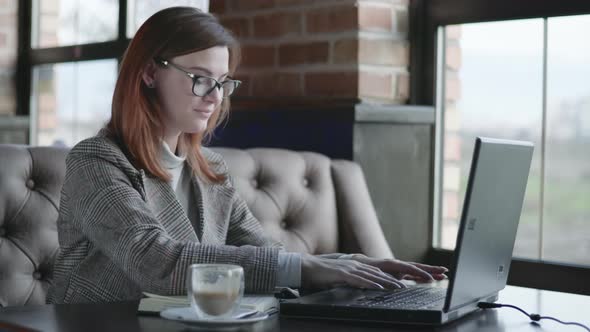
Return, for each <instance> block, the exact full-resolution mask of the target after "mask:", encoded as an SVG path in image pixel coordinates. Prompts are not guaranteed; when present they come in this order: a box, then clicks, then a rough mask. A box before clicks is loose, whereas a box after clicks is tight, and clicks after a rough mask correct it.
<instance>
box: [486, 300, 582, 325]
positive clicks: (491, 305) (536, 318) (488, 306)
mask: <svg viewBox="0 0 590 332" xmlns="http://www.w3.org/2000/svg"><path fill="white" fill-rule="evenodd" d="M477 306H478V307H480V308H481V309H494V308H512V309H516V310H518V311H520V312H522V313H523V314H525V315H527V316H528V317H529V318H530V319H531V320H532V321H535V322H538V321H540V320H541V319H548V320H553V321H556V322H558V323H561V324H563V325H575V326H579V327H581V328H583V329H585V330H586V331H588V332H590V328H589V327H588V326H586V325H584V324H581V323H576V322H564V321H561V320H559V319H557V318H555V317H551V316H541V315H539V314H529V313H528V312H526V311H524V310H522V309H521V308H519V307H517V306H515V305H511V304H502V303H492V302H479V303H478V304H477Z"/></svg>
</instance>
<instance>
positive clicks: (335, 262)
mask: <svg viewBox="0 0 590 332" xmlns="http://www.w3.org/2000/svg"><path fill="white" fill-rule="evenodd" d="M301 285H302V286H303V287H305V288H331V287H336V286H342V285H348V286H352V287H358V288H372V289H383V288H404V287H406V286H405V285H404V284H403V283H402V282H401V281H400V280H399V279H397V278H395V277H394V276H392V275H391V274H388V273H385V272H383V271H382V270H381V269H379V268H378V267H376V266H373V265H370V264H365V263H363V262H360V261H358V260H356V259H331V258H321V257H318V256H312V255H308V254H303V255H302V256H301Z"/></svg>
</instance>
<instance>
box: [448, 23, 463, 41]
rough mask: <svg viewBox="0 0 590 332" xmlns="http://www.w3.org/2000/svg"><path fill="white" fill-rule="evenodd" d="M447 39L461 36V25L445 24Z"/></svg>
mask: <svg viewBox="0 0 590 332" xmlns="http://www.w3.org/2000/svg"><path fill="white" fill-rule="evenodd" d="M446 35H447V39H460V38H461V25H447V27H446Z"/></svg>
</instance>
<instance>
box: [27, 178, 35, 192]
mask: <svg viewBox="0 0 590 332" xmlns="http://www.w3.org/2000/svg"><path fill="white" fill-rule="evenodd" d="M26 186H27V188H29V189H31V190H32V189H33V188H35V181H33V179H28V180H27V183H26Z"/></svg>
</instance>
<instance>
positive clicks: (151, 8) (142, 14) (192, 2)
mask: <svg viewBox="0 0 590 332" xmlns="http://www.w3.org/2000/svg"><path fill="white" fill-rule="evenodd" d="M127 3H128V7H127V37H129V38H131V37H133V35H134V34H135V32H136V31H137V29H139V27H140V26H141V25H142V24H143V22H145V20H147V19H148V18H149V17H150V16H151V15H152V14H154V13H155V12H157V11H159V10H161V9H164V8H166V7H170V6H172V5H174V6H190V7H197V8H200V9H202V10H204V11H209V0H174V1H170V0H128V2H127Z"/></svg>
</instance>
